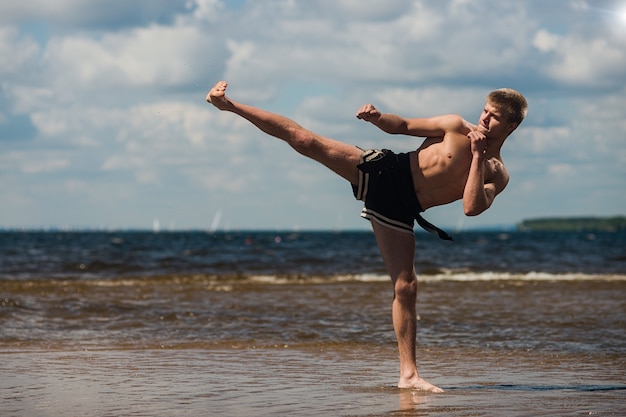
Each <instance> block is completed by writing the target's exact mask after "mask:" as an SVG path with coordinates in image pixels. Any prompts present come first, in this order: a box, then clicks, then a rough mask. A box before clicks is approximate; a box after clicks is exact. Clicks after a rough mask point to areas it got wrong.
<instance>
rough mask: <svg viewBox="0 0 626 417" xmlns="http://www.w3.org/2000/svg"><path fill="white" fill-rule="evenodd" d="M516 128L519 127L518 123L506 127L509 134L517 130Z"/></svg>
mask: <svg viewBox="0 0 626 417" xmlns="http://www.w3.org/2000/svg"><path fill="white" fill-rule="evenodd" d="M517 126H519V123H509V124H508V126H507V128H508V131H509V134H511V133H513V131H514V130H515V129H517Z"/></svg>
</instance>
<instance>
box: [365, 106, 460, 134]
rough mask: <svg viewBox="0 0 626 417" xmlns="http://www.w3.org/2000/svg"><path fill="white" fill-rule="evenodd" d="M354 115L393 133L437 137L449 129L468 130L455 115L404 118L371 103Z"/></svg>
mask: <svg viewBox="0 0 626 417" xmlns="http://www.w3.org/2000/svg"><path fill="white" fill-rule="evenodd" d="M356 117H357V118H358V119H361V120H365V121H366V122H370V123H372V124H373V125H374V126H376V127H378V128H379V129H380V130H382V131H384V132H387V133H390V134H393V135H398V134H400V135H410V136H419V137H438V136H443V135H444V134H445V132H446V131H450V130H455V131H459V132H461V133H463V134H467V133H468V132H469V130H470V127H469V124H468V123H467V122H466V121H465V120H463V119H462V118H461V117H460V116H457V115H443V116H435V117H428V118H405V117H402V116H398V115H396V114H391V113H381V112H380V111H378V110H377V109H376V108H375V107H374V106H373V105H371V104H366V105H364V106H363V107H361V108H360V109H359V111H358V112H357V114H356Z"/></svg>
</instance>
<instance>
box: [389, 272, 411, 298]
mask: <svg viewBox="0 0 626 417" xmlns="http://www.w3.org/2000/svg"><path fill="white" fill-rule="evenodd" d="M394 297H395V298H396V299H397V300H398V301H400V302H411V303H414V302H415V300H416V298H417V277H416V276H415V273H404V274H401V275H400V276H399V277H398V278H397V279H396V281H395V283H394Z"/></svg>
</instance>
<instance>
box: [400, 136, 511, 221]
mask: <svg viewBox="0 0 626 417" xmlns="http://www.w3.org/2000/svg"><path fill="white" fill-rule="evenodd" d="M471 162H472V153H471V149H470V140H469V138H468V137H467V136H466V135H464V134H461V133H458V132H449V133H447V134H446V135H445V136H442V137H434V138H426V140H425V141H424V143H423V144H422V146H420V147H419V148H418V149H417V151H415V152H412V153H411V172H412V174H413V183H414V186H415V193H416V195H417V198H418V200H419V202H420V204H421V206H422V208H423V209H424V210H426V209H427V208H429V207H433V206H438V205H443V204H448V203H451V202H453V201H456V200H459V199H462V198H463V190H464V189H465V184H466V182H467V178H468V174H469V169H470V165H471ZM484 164H485V183H487V182H492V181H493V180H494V178H495V177H496V176H497V175H506V174H505V171H504V165H503V163H502V161H501V159H500V158H499V157H495V156H494V157H491V158H487V159H485V162H484Z"/></svg>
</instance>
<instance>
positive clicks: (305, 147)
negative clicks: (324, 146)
mask: <svg viewBox="0 0 626 417" xmlns="http://www.w3.org/2000/svg"><path fill="white" fill-rule="evenodd" d="M292 138H293V139H292V143H291V146H292V147H293V148H294V149H295V150H296V151H298V152H299V153H301V154H303V155H305V156H311V155H313V154H314V153H315V151H316V150H317V149H318V148H319V140H318V137H317V135H315V134H314V133H313V132H310V131H309V130H307V129H297V130H294V131H293V132H292Z"/></svg>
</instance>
